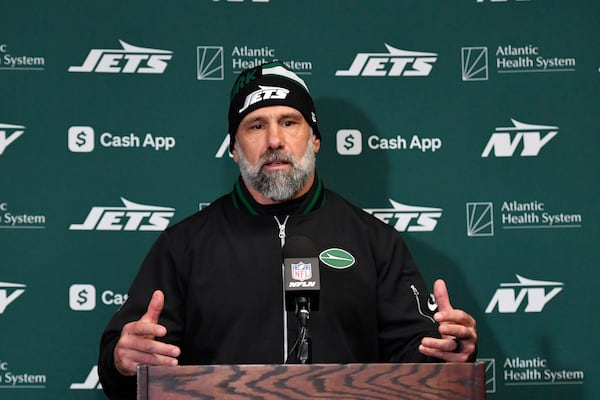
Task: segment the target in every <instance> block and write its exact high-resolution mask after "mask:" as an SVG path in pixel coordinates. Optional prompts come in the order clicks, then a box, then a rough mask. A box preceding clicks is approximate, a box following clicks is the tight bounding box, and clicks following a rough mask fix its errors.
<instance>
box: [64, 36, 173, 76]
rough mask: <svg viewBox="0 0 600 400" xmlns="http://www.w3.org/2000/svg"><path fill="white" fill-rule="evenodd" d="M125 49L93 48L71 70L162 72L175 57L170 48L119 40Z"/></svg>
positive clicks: (115, 72) (131, 72) (116, 72)
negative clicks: (146, 46)
mask: <svg viewBox="0 0 600 400" xmlns="http://www.w3.org/2000/svg"><path fill="white" fill-rule="evenodd" d="M119 43H121V46H122V47H123V49H122V50H121V49H117V50H112V49H93V50H90V53H89V54H88V56H87V58H86V59H85V61H84V63H83V64H82V65H81V66H72V67H69V72H100V73H113V74H118V73H124V74H135V73H137V74H162V73H163V72H164V71H165V69H166V68H167V65H168V64H167V61H169V60H170V59H171V58H173V52H172V51H169V50H159V49H149V48H144V47H137V46H132V45H130V44H128V43H125V42H124V41H122V40H119Z"/></svg>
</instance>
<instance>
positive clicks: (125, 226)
mask: <svg viewBox="0 0 600 400" xmlns="http://www.w3.org/2000/svg"><path fill="white" fill-rule="evenodd" d="M121 201H122V202H123V205H124V206H125V207H104V206H102V207H92V209H91V211H90V212H89V214H88V216H87V218H86V219H85V221H84V222H83V223H82V224H71V226H70V227H69V230H72V231H94V230H96V231H162V230H164V229H165V228H166V227H167V226H168V225H169V222H170V218H171V217H173V215H175V209H174V208H171V207H159V206H149V205H144V204H138V203H134V202H132V201H129V200H126V199H124V198H123V197H121Z"/></svg>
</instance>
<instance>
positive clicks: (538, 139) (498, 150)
mask: <svg viewBox="0 0 600 400" xmlns="http://www.w3.org/2000/svg"><path fill="white" fill-rule="evenodd" d="M511 121H512V123H513V126H509V127H499V128H496V132H494V133H493V134H492V137H491V138H490V140H489V141H488V142H487V145H486V146H485V149H483V153H481V157H488V156H489V155H490V153H491V152H492V150H493V152H494V156H495V157H512V156H514V155H515V154H516V153H517V149H518V148H519V145H520V144H522V146H520V149H521V151H520V152H518V154H519V155H520V156H521V157H536V156H537V155H538V154H539V152H540V150H541V149H542V147H544V146H545V145H547V144H548V142H549V141H550V140H552V139H553V138H554V137H555V136H556V135H557V134H558V126H551V125H532V124H526V123H523V122H519V121H517V120H515V119H512V118H511Z"/></svg>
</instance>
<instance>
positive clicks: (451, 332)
mask: <svg viewBox="0 0 600 400" xmlns="http://www.w3.org/2000/svg"><path fill="white" fill-rule="evenodd" d="M433 295H434V296H435V299H436V302H437V304H438V307H439V308H438V312H437V313H435V315H434V316H433V318H434V319H435V320H436V321H437V322H438V323H439V324H440V325H439V328H438V330H439V332H440V335H441V337H442V338H441V339H436V338H431V337H426V338H423V340H421V345H420V346H419V351H420V352H421V353H423V354H425V355H427V356H431V357H436V358H440V359H442V360H445V361H450V362H472V361H475V356H476V347H477V331H476V330H475V319H474V318H473V317H472V316H471V315H469V314H468V313H466V312H465V311H463V310H459V309H456V308H453V307H452V305H451V304H450V298H449V297H448V289H447V288H446V283H445V282H444V281H443V280H441V279H438V280H437V281H435V283H434V285H433Z"/></svg>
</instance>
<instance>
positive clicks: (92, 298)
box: [69, 284, 96, 311]
mask: <svg viewBox="0 0 600 400" xmlns="http://www.w3.org/2000/svg"><path fill="white" fill-rule="evenodd" d="M69 307H71V310H75V311H90V310H93V309H95V308H96V288H95V287H94V285H89V284H75V285H71V287H70V288H69Z"/></svg>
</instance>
